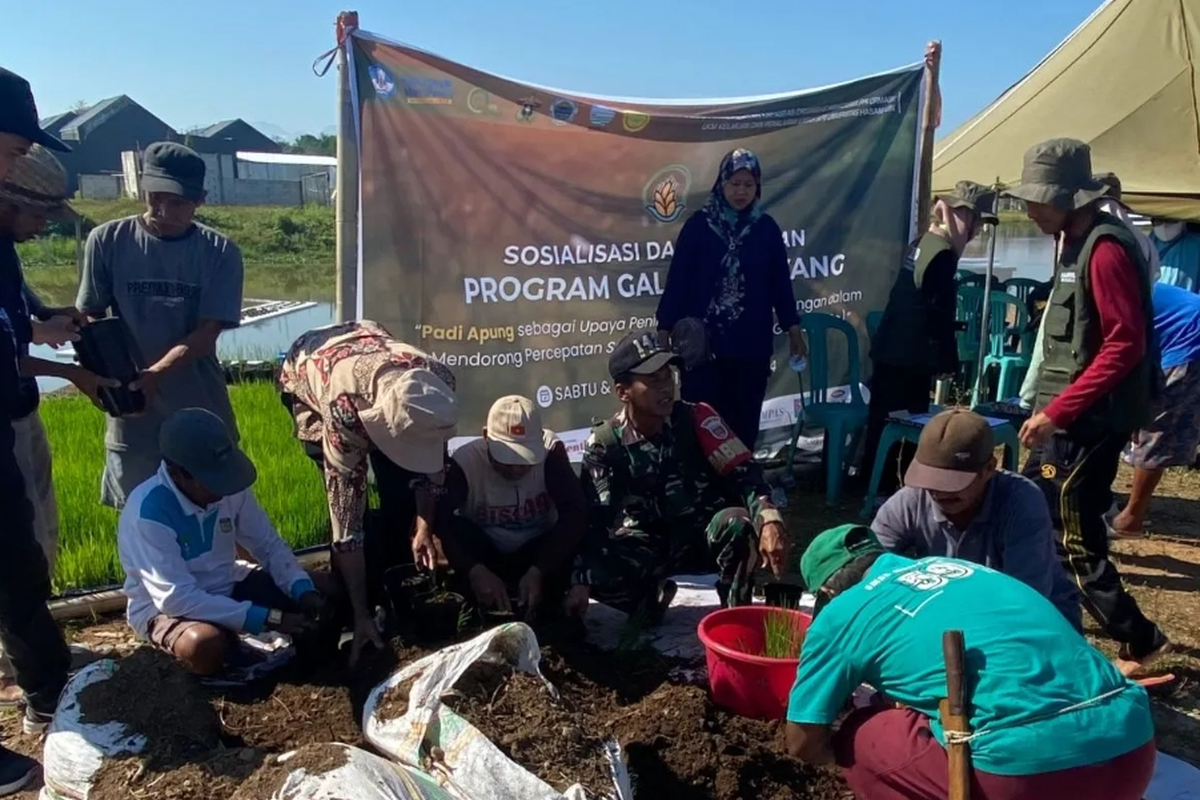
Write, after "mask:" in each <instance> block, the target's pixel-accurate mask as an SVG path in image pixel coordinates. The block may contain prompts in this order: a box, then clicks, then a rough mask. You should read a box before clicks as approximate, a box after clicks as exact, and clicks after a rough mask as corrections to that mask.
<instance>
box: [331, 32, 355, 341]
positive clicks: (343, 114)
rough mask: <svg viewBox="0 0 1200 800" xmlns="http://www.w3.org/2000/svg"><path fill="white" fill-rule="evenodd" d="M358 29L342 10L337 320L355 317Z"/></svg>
mask: <svg viewBox="0 0 1200 800" xmlns="http://www.w3.org/2000/svg"><path fill="white" fill-rule="evenodd" d="M356 28H358V12H357V11H343V12H342V13H341V14H338V18H337V42H338V54H337V61H338V134H337V190H336V191H337V197H336V198H335V200H334V215H335V218H336V227H335V229H336V231H337V304H336V309H335V314H336V317H337V320H338V321H339V322H346V321H347V320H351V319H354V318H356V317H357V316H358V167H359V164H358V137H357V133H356V125H355V119H354V104H353V102H352V100H351V95H350V63H349V61H350V59H349V55H350V47H351V43H350V41H349V35H350V32H351V31H353V30H355V29H356Z"/></svg>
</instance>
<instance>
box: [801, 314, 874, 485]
mask: <svg viewBox="0 0 1200 800" xmlns="http://www.w3.org/2000/svg"><path fill="white" fill-rule="evenodd" d="M800 327H801V328H803V330H804V333H805V335H806V336H807V338H808V370H809V372H808V374H809V394H808V402H807V403H804V404H803V405H804V408H803V410H802V412H801V414H799V415H797V417H796V421H795V422H794V423H793V424H792V447H791V452H790V453H788V460H787V471H788V474H791V471H792V463H793V461H794V459H795V457H796V441H797V439H798V438H799V436H800V433H801V431H802V430H803V429H804V424H805V422H811V423H812V424H814V425H818V426H820V427H821V428H824V429H825V449H826V452H827V456H826V459H825V502H826V503H828V504H829V505H833V504H835V503H836V502H837V500H838V497H839V496H840V495H841V490H842V476H843V475H844V474H845V472H846V457H847V456H848V455H849V454H851V453H853V452H854V449H855V445H854V444H852V446H851V447H850V449H849V450H847V448H846V438H847V437H848V436H852V437H853V438H854V442H855V443H857V441H858V438H859V437H860V436H861V435H862V431H863V428H865V427H866V424H867V403H866V401H865V400H863V396H862V390H861V388H860V386H859V384H860V383H861V367H860V365H859V350H858V330H857V329H856V328H855V327H854V326H853V325H851V324H850V323H849V322H847V321H846V320H844V319H842V318H841V317H838V316H835V315H833V314H826V313H823V312H813V313H810V314H804V315H803V316H801V317H800ZM831 333H839V334H841V335H842V336H843V337H845V340H846V360H847V362H848V364H849V383H850V402H849V403H843V402H839V401H838V400H833V399H831V398H830V396H829V395H830V389H831V380H832V377H833V376H831V375H830V370H829V337H830V334H831ZM799 378H800V396H801V397H802V398H803V397H804V377H803V375H800V376H799Z"/></svg>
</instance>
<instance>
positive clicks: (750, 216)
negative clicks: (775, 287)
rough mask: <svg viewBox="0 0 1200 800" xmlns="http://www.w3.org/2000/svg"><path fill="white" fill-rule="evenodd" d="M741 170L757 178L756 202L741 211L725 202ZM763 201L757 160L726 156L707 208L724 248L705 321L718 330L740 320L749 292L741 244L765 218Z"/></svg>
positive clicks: (746, 154)
mask: <svg viewBox="0 0 1200 800" xmlns="http://www.w3.org/2000/svg"><path fill="white" fill-rule="evenodd" d="M741 170H746V171H747V172H749V173H750V174H751V175H753V176H754V181H755V183H757V184H758V188H757V190H756V191H755V193H754V201H753V202H752V203H751V204H750V205H749V206H747V207H746V208H744V209H742V210H741V211H738V210H737V209H736V208H734V207H733V206H731V205H729V201H728V200H726V199H725V182H726V181H728V180H729V179H730V178H731V177H733V175H734V173H736V172H739V171H741ZM761 199H762V168H761V167H760V166H759V163H758V156H756V155H754V153H752V152H750V151H749V150H746V149H744V148H738V149H736V150H731V151H730V152H729V153H726V154H725V158H723V159H721V168H720V169H719V170H718V171H717V180H716V181H715V182H714V183H713V188H712V193H711V194H710V195H709V197H708V202H707V203H705V205H704V215H705V218H706V219H707V220H708V227H710V228H712V230H713V231H714V232H715V233H716V234H717V236H719V237H720V238H721V241H722V242H723V243H724V245H725V252H724V254H723V255H722V256H721V283H720V285H719V286H718V287H717V290H716V291H715V292H714V293H713V297H712V300H711V301H710V302H709V304H708V310H707V312H706V313H705V317H704V319H705V322H707V323H709V324H710V325H713V326H715V327H716V328H724V327H726V326H727V325H729V324H732V323H733V321H734V320H736V319H737V318H738V317H739V316H741V313H742V296H743V295H744V294H745V289H746V278H745V275H743V274H742V261H741V248H742V242H743V241H744V240H745V238H746V235H747V234H748V233H749V232H750V229H751V228H753V227H754V223H755V222H757V221H758V218H759V217H761V216H762V208H761V203H759V200H761Z"/></svg>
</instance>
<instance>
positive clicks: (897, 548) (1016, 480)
mask: <svg viewBox="0 0 1200 800" xmlns="http://www.w3.org/2000/svg"><path fill="white" fill-rule="evenodd" d="M995 450H996V440H995V435H994V434H993V433H992V426H991V425H990V424H989V423H988V421H987V420H986V419H984V418H983V417H981V416H980V415H978V414H976V413H974V412H973V411H967V410H965V409H954V410H951V411H943V412H942V413H940V414H938V415H936V416H935V417H934V418H933V419H931V420H930V421H929V423H928V424H926V426H925V428H924V429H923V430H922V431H921V438H920V440H919V441H918V442H917V453H916V456H915V457H914V458H913V461H912V463H911V464H910V465H909V467H908V471H907V472H906V473H905V475H904V483H905V486H904V488H903V489H901V490H900V491H899V492H897V493H895V494H894V495H892V496H891V497H889V498H888V500H887V502H886V503H884V504H883V507H882V508H880V509H879V511H878V513H877V514H876V515H875V519H874V520H873V521H872V522H871V530H873V531H874V532H875V536H876V537H877V538H878V539H879V542H880V544H882V545H883V546H884V548H885V549H887V550H890V551H892V552H896V553H901V554H905V555H911V556H912V557H913V558H926V557H928V556H946V557H948V558H961V559H963V560H964V561H973V562H974V563H976V564H982V565H984V566H986V567H991V568H992V569H994V570H996V571H998V572H1003V573H1005V574H1006V575H1011V576H1012V577H1014V578H1017V579H1018V580H1021V581H1024V582H1025V583H1027V584H1029V585H1030V586H1032V587H1033V588H1034V589H1036V590H1037V591H1039V592H1041V593H1042V594H1043V595H1044V596H1045V597H1046V598H1047V599H1048V600H1050V602H1052V603H1054V605H1055V607H1056V608H1058V610H1059V611H1061V612H1062V615H1063V616H1064V617H1066V619H1067V621H1068V622H1070V623H1071V624H1072V625H1074V626H1075V628H1077V629H1079V630H1082V629H1083V619H1082V617H1083V614H1082V609H1081V607H1080V602H1081V596H1080V593H1079V590H1078V589H1077V588H1076V586H1075V584H1074V583H1072V581H1071V578H1070V577H1069V576H1068V575H1067V573H1066V570H1064V569H1063V567H1062V562H1060V561H1059V560H1058V555H1057V550H1056V544H1055V541H1054V527H1053V523H1052V522H1051V521H1050V511H1049V509H1047V508H1046V497H1045V495H1044V494H1043V493H1042V490H1041V489H1039V488H1038V487H1037V485H1036V484H1035V483H1033V481H1031V480H1029V479H1028V478H1026V477H1024V476H1022V475H1018V474H1016V473H1014V472H1006V471H1004V470H997V469H996V454H995Z"/></svg>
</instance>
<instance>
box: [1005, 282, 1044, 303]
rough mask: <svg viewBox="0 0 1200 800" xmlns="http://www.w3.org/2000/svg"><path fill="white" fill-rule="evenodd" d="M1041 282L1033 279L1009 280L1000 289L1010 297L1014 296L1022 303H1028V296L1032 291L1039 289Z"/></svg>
mask: <svg viewBox="0 0 1200 800" xmlns="http://www.w3.org/2000/svg"><path fill="white" fill-rule="evenodd" d="M1042 285H1043V283H1042V282H1041V281H1037V280H1034V279H1033V278H1009V279H1008V280H1006V281H1005V282H1004V284H1003V285H1002V286H1001V287H1000V288H1001V289H1003V290H1004V291H1006V292H1008V293H1009V294H1011V295H1014V296H1015V297H1016V298H1017V299H1018V300H1020V301H1021V302H1022V303H1028V302H1029V295H1031V294H1033V290H1034V289H1037V288H1039V287H1041V286H1042Z"/></svg>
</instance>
